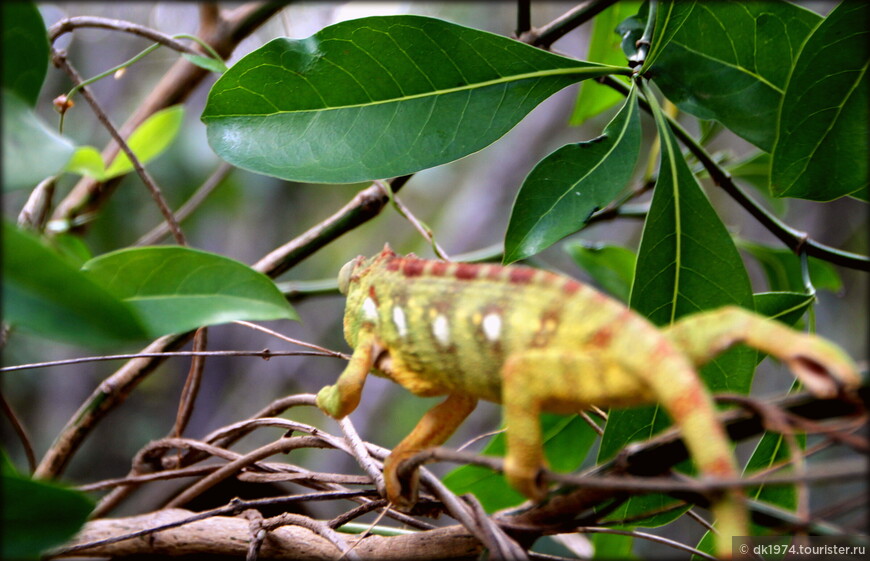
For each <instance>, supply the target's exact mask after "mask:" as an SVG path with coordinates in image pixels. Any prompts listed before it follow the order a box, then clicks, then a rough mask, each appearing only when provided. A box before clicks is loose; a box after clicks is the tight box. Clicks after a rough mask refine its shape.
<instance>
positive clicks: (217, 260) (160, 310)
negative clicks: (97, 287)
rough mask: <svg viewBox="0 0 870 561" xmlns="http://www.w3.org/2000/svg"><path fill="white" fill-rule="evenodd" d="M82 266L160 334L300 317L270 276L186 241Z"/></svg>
mask: <svg viewBox="0 0 870 561" xmlns="http://www.w3.org/2000/svg"><path fill="white" fill-rule="evenodd" d="M82 269H83V270H84V271H85V272H86V273H87V274H88V275H89V276H90V278H92V279H94V280H95V281H96V282H99V283H100V284H102V285H103V286H105V287H106V288H107V289H108V290H109V291H111V292H112V293H113V294H115V295H117V296H118V297H119V298H121V299H122V300H124V301H125V302H127V303H128V304H130V305H131V306H132V307H133V308H135V309H136V310H137V311H138V312H139V315H140V316H141V317H142V321H143V322H144V323H145V325H146V326H147V327H148V329H149V330H150V331H151V332H152V333H154V334H159V335H165V334H167V333H181V332H185V331H189V330H191V329H195V328H197V327H202V326H205V325H215V324H219V323H227V322H230V321H236V320H270V319H296V317H297V316H296V314H295V312H294V311H293V309H292V308H291V307H290V305H289V304H288V303H287V301H286V299H285V298H284V296H283V295H282V294H281V293H280V292H279V291H278V288H277V287H276V286H275V283H273V282H272V281H271V280H270V279H269V278H268V277H266V276H265V275H263V274H261V273H258V272H257V271H254V270H253V269H251V268H250V267H248V266H247V265H245V264H244V263H239V262H238V261H234V260H232V259H229V258H227V257H223V256H221V255H216V254H213V253H208V252H205V251H200V250H196V249H190V248H185V247H173V246H165V247H163V246H161V247H143V248H134V249H123V250H120V251H115V252H112V253H108V254H106V255H101V256H99V257H97V258H95V259H92V260H90V261H88V262H87V263H85V264H84V266H83V267H82Z"/></svg>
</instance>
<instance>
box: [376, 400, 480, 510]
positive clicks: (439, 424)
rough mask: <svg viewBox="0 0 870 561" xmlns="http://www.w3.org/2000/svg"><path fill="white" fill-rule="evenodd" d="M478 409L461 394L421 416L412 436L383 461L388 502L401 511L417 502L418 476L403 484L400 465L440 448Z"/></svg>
mask: <svg viewBox="0 0 870 561" xmlns="http://www.w3.org/2000/svg"><path fill="white" fill-rule="evenodd" d="M476 405H477V399H475V398H473V397H470V396H467V395H461V394H450V395H448V396H447V399H445V400H444V401H442V402H441V403H440V404H438V405H436V406H435V407H433V408H432V409H430V410H429V411H427V412H426V414H425V415H423V418H422V419H420V422H419V423H417V426H416V427H414V430H412V431H411V434H409V435H408V436H406V437H405V438H404V439H403V440H402V441H401V442H400V443H399V444H398V445H396V447H395V448H393V452H392V453H391V454H390V455H389V456H388V457H387V459H386V460H385V461H384V483H385V485H386V489H387V498H388V499H389V500H390V502H392V503H393V504H394V505H396V506H398V507H399V508H400V509H408V508H410V507H412V506H414V504H415V503H416V502H417V486H418V481H419V473H418V472H417V470H415V471H414V473H413V475H411V477H410V481H408V482H407V484H406V485H403V484H402V481H400V479H399V476H398V469H399V465H400V464H401V463H402V461H404V460H406V459H408V458H410V457H411V456H413V455H414V454H416V453H417V452H420V451H422V450H425V449H427V448H431V447H433V446H440V445H442V444H444V442H446V441H447V439H448V438H450V435H452V434H453V432H454V431H455V430H456V429H457V427H459V425H461V424H462V421H464V420H465V418H466V417H468V415H469V414H471V412H472V411H473V410H474V407H475V406H476Z"/></svg>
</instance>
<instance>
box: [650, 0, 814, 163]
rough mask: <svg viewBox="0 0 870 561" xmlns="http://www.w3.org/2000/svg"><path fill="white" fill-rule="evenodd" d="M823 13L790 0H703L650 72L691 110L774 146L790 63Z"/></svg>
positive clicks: (667, 93)
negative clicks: (709, 0) (747, 0)
mask: <svg viewBox="0 0 870 561" xmlns="http://www.w3.org/2000/svg"><path fill="white" fill-rule="evenodd" d="M819 21H821V18H820V17H819V15H818V14H816V13H814V12H811V11H809V10H807V9H805V8H801V7H799V6H796V5H795V4H791V3H789V2H785V1H764V2H761V1H759V2H698V3H696V5H695V8H694V9H693V10H692V12H691V14H689V17H688V18H686V20H685V22H684V23H683V25H682V27H681V28H680V29H679V31H678V32H677V33H676V35H675V36H674V37H673V39H672V40H671V42H670V43H669V44H668V46H667V47H666V48H665V49H664V50H663V51H662V52H661V54H660V56H659V58H658V60H657V62H656V64H655V65H653V67H652V68H651V69H650V72H651V75H652V78H653V80H654V82H655V83H656V85H657V86H658V87H659V88H661V91H662V93H664V94H665V96H667V98H668V99H670V100H671V101H673V102H674V103H675V104H676V105H677V107H679V108H680V109H682V110H683V111H686V112H688V113H691V114H692V115H695V116H696V117H698V118H700V119H715V120H717V121H719V122H721V123H722V124H723V125H725V126H726V127H728V128H729V129H731V131H732V132H734V133H735V134H737V135H739V136H741V137H743V138H744V139H746V140H748V141H749V142H751V143H753V144H755V145H756V146H758V147H759V148H762V149H763V150H766V151H770V150H771V148H773V144H774V140H775V138H776V123H777V114H778V111H779V104H780V102H781V101H782V95H783V91H784V88H785V84H786V81H787V79H788V74H789V70H790V68H791V66H792V64H793V63H794V60H795V58H796V57H797V53H798V51H799V50H800V46H801V43H802V42H803V40H804V38H806V37H807V35H809V33H810V31H812V29H813V28H814V27H815V26H816V25H817V24H818V22H819Z"/></svg>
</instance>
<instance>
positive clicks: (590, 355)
mask: <svg viewBox="0 0 870 561" xmlns="http://www.w3.org/2000/svg"><path fill="white" fill-rule="evenodd" d="M339 285H340V287H341V289H342V292H343V293H344V294H346V295H347V306H346V311H345V316H344V332H345V338H346V339H347V341H348V343H350V345H351V346H352V347H353V349H354V353H353V357H352V358H351V361H350V363H349V364H348V366H347V368H346V369H345V371H344V372H343V373H342V374H341V376H340V377H339V380H338V382H337V383H336V384H335V385H333V386H327V387H325V388H323V389H322V390H321V391H320V393H319V394H318V395H317V404H318V406H319V407H320V408H321V409H323V411H325V412H326V413H327V414H329V415H331V416H333V417H335V418H341V417H344V416H345V415H347V414H349V413H351V412H352V411H353V410H354V409H355V408H356V406H357V405H358V404H359V400H360V396H361V393H362V389H363V384H364V382H365V377H366V376H367V375H368V373H369V372H372V373H374V374H376V375H379V376H383V377H386V378H389V379H391V380H393V381H395V382H397V383H398V384H401V385H402V386H404V387H405V388H407V389H408V390H410V391H411V392H413V393H415V394H416V395H420V396H434V395H446V396H447V398H446V400H445V401H444V402H442V403H441V404H440V405H438V406H436V407H435V408H433V409H432V410H430V411H429V412H427V413H426V414H425V415H424V416H423V418H422V419H421V420H420V422H419V423H418V424H417V426H416V427H415V428H414V430H413V431H411V433H410V434H409V435H408V436H407V437H406V438H405V439H404V440H403V441H402V442H401V443H399V445H398V446H396V448H395V449H394V450H393V452H392V454H391V455H390V456H389V457H388V458H387V460H386V461H385V463H384V477H385V483H386V492H387V497H388V498H389V499H390V501H392V502H393V504H395V505H397V506H398V507H400V508H409V507H410V506H412V505H413V504H414V503H415V502H416V498H417V488H416V477H411V478H410V481H404V482H403V481H400V480H399V478H398V476H397V468H398V466H399V464H400V463H401V462H402V461H403V460H404V459H407V458H409V457H410V456H413V455H414V454H416V453H417V452H419V451H421V450H424V449H426V448H429V447H433V446H439V445H441V444H443V443H444V442H445V441H446V440H447V439H448V438H449V437H450V435H451V434H453V432H454V430H455V429H456V428H457V427H458V426H459V425H460V424H461V423H462V421H463V420H464V419H465V418H466V417H467V416H468V415H469V414H470V413H471V411H472V410H473V409H474V407H475V405H476V404H477V400H479V399H484V400H488V401H493V402H497V403H502V404H503V406H504V416H505V423H506V426H507V445H508V451H507V457H506V458H505V476H506V477H507V479H508V481H509V482H510V483H511V484H512V485H513V486H514V487H516V488H517V489H518V490H519V491H521V492H522V493H523V494H524V495H526V496H527V497H529V498H531V499H533V500H540V499H542V498H543V497H544V496H545V494H546V488H545V487H543V486H542V485H541V484H540V483H539V480H538V477H537V476H538V473H539V471H540V469H541V468H542V467H544V466H545V460H544V457H543V453H542V440H541V429H540V425H539V413H541V412H550V413H562V414H570V413H576V412H578V411H580V410H583V409H586V408H589V407H590V406H593V405H595V406H598V407H625V406H634V405H641V404H649V403H659V404H661V405H662V407H664V409H665V410H666V411H667V412H668V413H669V415H670V416H671V418H672V419H673V420H674V422H675V423H676V424H677V425H678V426H679V428H680V429H681V431H682V434H683V439H684V441H685V443H686V446H687V447H688V449H689V451H690V453H691V455H692V457H693V459H694V461H695V463H696V464H697V467H698V469H699V471H700V472H701V473H702V474H703V476H704V477H709V478H736V477H738V475H739V471H738V468H737V465H736V462H735V460H734V456H733V454H732V452H731V448H730V443H729V440H728V438H727V436H726V434H725V431H724V430H723V428H722V426H721V424H720V423H719V422H718V421H717V419H716V415H715V408H714V406H713V401H712V399H711V397H710V395H709V393H708V392H707V390H706V388H705V387H704V386H703V384H702V383H701V381H700V379H699V377H698V375H697V368H698V367H700V366H701V365H703V364H704V363H706V362H707V361H709V360H710V359H712V358H713V357H715V356H716V355H717V354H719V353H721V352H722V351H724V350H726V349H727V348H729V347H731V346H732V345H734V344H736V343H745V344H747V345H749V346H752V347H754V348H756V349H759V350H761V351H764V352H766V353H769V354H771V355H772V356H774V357H776V358H778V359H779V360H781V361H783V362H785V363H786V364H787V365H788V366H789V367H790V368H791V370H792V371H793V372H794V374H795V375H796V376H798V377H799V378H800V379H801V381H802V382H803V383H804V385H805V386H806V387H807V388H808V389H809V390H810V391H812V392H814V393H815V394H817V395H820V396H832V395H836V394H837V393H838V392H841V391H843V390H847V389H851V388H854V387H857V386H858V384H859V378H858V374H857V371H856V369H855V365H854V364H853V363H852V361H851V360H850V359H849V357H848V356H847V355H846V354H845V353H844V352H842V351H841V350H840V349H839V348H838V347H836V346H834V345H833V344H831V343H829V342H827V341H825V340H824V339H822V338H820V337H816V336H812V335H807V334H803V333H799V332H796V331H794V330H791V329H789V328H787V327H785V326H784V325H782V324H779V323H777V322H774V321H771V320H768V319H766V318H763V317H761V316H758V315H756V314H754V313H751V312H748V311H746V310H743V309H741V308H735V307H725V308H721V309H718V310H714V311H710V312H703V313H699V314H695V315H692V316H688V317H685V318H683V319H681V320H680V321H678V322H677V323H675V324H673V325H671V326H668V327H666V328H663V329H659V328H657V327H655V326H654V325H652V324H651V323H650V322H649V321H647V320H646V319H645V318H643V317H641V316H639V315H638V314H636V313H635V312H633V311H632V310H630V309H629V308H627V307H626V306H624V305H623V304H622V303H620V302H618V301H616V300H614V299H612V298H610V297H608V296H606V295H604V294H602V293H600V292H598V291H596V290H594V289H593V288H591V287H589V286H586V285H583V284H581V283H579V282H577V281H575V280H572V279H569V278H566V277H563V276H559V275H556V274H553V273H549V272H546V271H541V270H536V269H530V268H526V267H501V266H498V265H490V264H482V265H471V264H463V263H444V262H440V261H431V260H423V259H419V258H417V257H416V256H414V255H408V256H407V257H402V256H398V255H396V254H395V253H393V252H392V251H391V250H390V248H389V246H386V247H385V248H384V250H383V251H382V252H381V253H380V254H378V255H376V256H375V257H373V258H371V259H365V258H364V257H362V256H361V257H358V258H356V259H355V260H353V261H351V262H350V263H348V264H347V265H345V267H344V268H343V269H342V271H341V273H340V276H339ZM742 498H743V496H742V493H741V492H739V491H736V490H735V491H732V492H729V493H725V494H722V495H721V496H719V497H717V498H716V499H715V502H714V505H713V513H714V515H715V516H716V519H717V528H718V530H719V538H718V539H717V553H718V554H719V555H720V556H723V557H730V556H731V536H735V535H746V534H747V531H748V523H747V520H748V516H747V511H746V507H745V505H744V503H743V501H742Z"/></svg>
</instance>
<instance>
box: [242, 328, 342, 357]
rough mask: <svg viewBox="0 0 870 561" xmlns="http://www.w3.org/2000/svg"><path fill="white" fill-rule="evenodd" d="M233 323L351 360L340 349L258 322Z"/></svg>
mask: <svg viewBox="0 0 870 561" xmlns="http://www.w3.org/2000/svg"><path fill="white" fill-rule="evenodd" d="M233 323H236V324H238V325H244V326H245V327H250V328H251V329H255V330H257V331H262V332H263V333H268V334H269V335H271V336H272V337H277V338H278V339H281V340H282V341H287V342H288V343H293V344H294V345H299V346H300V347H306V348H308V349H314V350H315V351H319V352H321V353H323V354H325V355H329V356H334V357H337V358H343V359H345V360H350V355H348V354H346V353H340V352H338V351H333V350H331V349H327V348H326V347H321V346H320V345H315V344H314V343H307V342H305V341H300V340H299V339H294V338H293V337H288V336H286V335H284V334H283V333H278V332H277V331H275V330H273V329H269V328H268V327H263V326H262V325H259V324H256V323H253V322H250V321H244V320H237V321H234V322H233Z"/></svg>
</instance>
